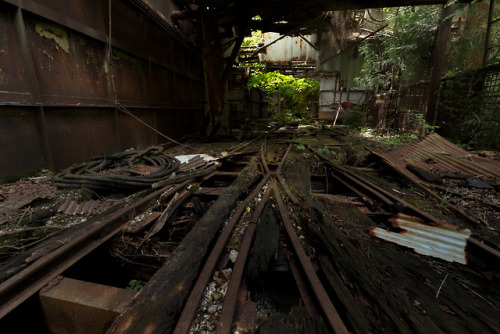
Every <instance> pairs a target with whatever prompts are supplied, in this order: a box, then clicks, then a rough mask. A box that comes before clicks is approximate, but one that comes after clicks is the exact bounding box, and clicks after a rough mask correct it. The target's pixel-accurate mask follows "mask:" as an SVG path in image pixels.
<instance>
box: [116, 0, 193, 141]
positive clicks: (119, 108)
mask: <svg viewBox="0 0 500 334" xmlns="http://www.w3.org/2000/svg"><path fill="white" fill-rule="evenodd" d="M112 27H113V24H112V18H111V0H108V69H109V73H110V77H111V80H110V81H111V88H112V90H113V95H114V104H115V107H116V109H118V110H120V111H121V112H123V113H124V114H126V115H128V116H130V117H132V118H134V119H135V120H137V121H138V122H139V123H141V124H143V125H145V126H146V127H147V128H149V129H150V130H152V131H154V132H155V133H157V134H158V135H160V136H162V137H163V138H165V139H167V140H168V141H171V142H172V143H175V144H177V145H180V146H184V147H186V148H189V149H190V148H191V147H189V146H188V145H186V144H182V143H180V142H178V141H177V140H175V139H172V138H170V137H168V136H167V135H165V134H164V133H162V132H160V131H158V130H157V129H155V128H154V127H152V126H151V125H149V124H147V123H146V122H144V121H143V120H141V119H140V118H139V117H137V116H135V115H134V114H133V113H132V112H131V111H130V110H128V109H127V108H126V107H125V106H123V105H122V104H121V103H120V101H119V100H118V91H117V89H116V83H115V73H114V71H113V52H112V50H113V46H112V43H111V37H112Z"/></svg>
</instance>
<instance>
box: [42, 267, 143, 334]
mask: <svg viewBox="0 0 500 334" xmlns="http://www.w3.org/2000/svg"><path fill="white" fill-rule="evenodd" d="M136 294H137V293H136V292H135V291H132V290H125V289H120V288H115V287H112V286H107V285H101V284H96V283H91V282H84V281H79V280H75V279H71V278H66V277H61V276H59V277H57V278H55V279H54V280H52V281H51V282H50V283H49V284H47V285H46V286H45V287H44V288H43V289H42V290H41V291H40V293H39V298H40V305H41V310H42V316H43V318H44V320H45V321H44V322H45V324H46V326H47V328H46V329H47V330H48V331H50V332H51V333H58V334H63V333H68V334H70V333H71V334H72V333H82V334H85V333H89V334H90V333H104V332H105V331H106V330H107V329H108V326H109V324H110V323H112V322H113V321H114V320H115V319H116V317H118V316H119V315H120V313H121V312H123V311H124V310H125V308H126V307H127V305H128V304H129V303H130V302H131V301H132V299H133V298H134V297H135V295H136Z"/></svg>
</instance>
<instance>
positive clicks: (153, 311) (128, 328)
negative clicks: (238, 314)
mask: <svg viewBox="0 0 500 334" xmlns="http://www.w3.org/2000/svg"><path fill="white" fill-rule="evenodd" d="M258 177H259V171H258V167H257V163H256V161H255V160H252V162H251V163H250V164H249V165H248V166H247V167H246V168H245V169H244V170H243V171H242V172H241V174H240V176H239V177H238V178H237V179H236V180H235V181H234V182H233V184H232V185H231V186H230V187H229V188H228V189H227V190H226V192H225V193H224V194H223V195H221V196H220V197H219V198H218V199H217V201H216V202H215V203H214V205H212V207H211V208H210V209H209V210H208V211H207V213H206V214H205V215H204V216H203V217H202V218H201V219H200V221H198V223H197V224H196V225H195V226H194V228H193V229H192V230H191V231H190V232H189V233H188V235H187V236H186V237H185V238H184V239H183V240H182V242H181V243H180V244H179V246H178V247H177V249H176V250H175V251H174V252H173V253H172V254H171V255H170V257H169V258H168V259H167V260H166V262H165V263H164V264H163V266H162V267H161V268H160V269H159V270H158V271H157V272H156V274H155V275H154V276H153V278H152V279H151V280H150V281H149V282H148V284H146V286H145V287H144V288H143V289H142V290H141V291H140V292H139V294H138V295H137V297H136V298H135V299H134V301H133V302H132V304H131V305H130V307H129V308H128V309H127V311H125V312H124V313H123V314H122V315H120V317H119V318H118V319H117V320H116V321H115V323H114V324H113V325H112V326H111V328H110V329H109V330H108V332H107V333H150V334H153V333H170V332H171V331H172V330H173V328H174V326H175V321H176V319H177V316H178V315H179V313H180V312H181V311H182V305H183V304H184V301H185V300H186V298H187V297H188V295H189V292H190V290H191V288H192V286H193V284H194V282H195V280H196V278H197V277H198V274H199V271H200V268H201V266H202V264H203V261H204V258H205V255H206V254H207V252H208V247H209V246H210V244H211V243H212V240H213V239H214V237H215V235H216V233H217V231H218V230H219V229H220V227H221V225H222V223H223V221H224V218H225V217H226V216H227V215H228V214H229V213H230V212H231V210H232V208H233V207H234V206H235V204H236V202H237V199H238V198H239V197H240V196H241V195H242V194H243V193H246V192H248V191H250V190H251V188H252V186H253V185H254V183H255V181H257V179H258Z"/></svg>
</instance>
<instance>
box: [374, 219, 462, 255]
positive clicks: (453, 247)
mask: <svg viewBox="0 0 500 334" xmlns="http://www.w3.org/2000/svg"><path fill="white" fill-rule="evenodd" d="M391 223H392V225H393V226H394V227H398V228H400V229H402V230H403V232H400V233H395V232H390V231H387V230H384V229H381V228H378V227H371V228H370V234H371V235H372V236H374V237H377V238H380V239H383V240H386V241H390V242H394V243H396V244H398V245H401V246H405V247H409V248H413V249H414V250H415V252H417V253H419V254H423V255H428V256H433V257H437V258H440V259H443V260H446V261H450V262H458V263H462V264H467V257H466V255H465V246H466V244H467V239H468V238H469V237H470V234H471V231H470V230H469V229H459V228H458V227H457V226H454V225H450V224H446V223H441V224H439V225H428V224H425V223H424V222H423V221H422V220H420V219H418V218H416V217H412V216H407V215H404V214H401V213H400V214H398V215H397V216H395V217H394V218H392V219H391Z"/></svg>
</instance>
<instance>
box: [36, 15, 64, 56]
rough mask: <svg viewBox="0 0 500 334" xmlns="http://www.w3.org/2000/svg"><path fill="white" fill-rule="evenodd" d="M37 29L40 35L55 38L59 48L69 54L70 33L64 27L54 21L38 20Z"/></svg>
mask: <svg viewBox="0 0 500 334" xmlns="http://www.w3.org/2000/svg"><path fill="white" fill-rule="evenodd" d="M35 30H36V32H37V33H38V34H39V35H40V36H42V37H45V38H47V39H52V40H54V41H55V42H56V49H57V50H59V48H61V49H63V50H64V52H66V53H67V54H69V40H68V33H67V31H66V30H65V29H64V28H62V27H60V26H58V25H55V24H52V23H46V22H43V23H42V22H37V23H35Z"/></svg>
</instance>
